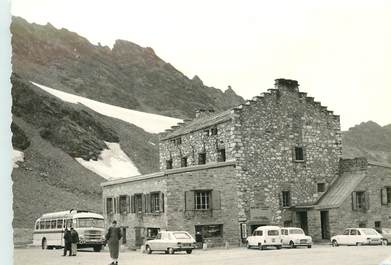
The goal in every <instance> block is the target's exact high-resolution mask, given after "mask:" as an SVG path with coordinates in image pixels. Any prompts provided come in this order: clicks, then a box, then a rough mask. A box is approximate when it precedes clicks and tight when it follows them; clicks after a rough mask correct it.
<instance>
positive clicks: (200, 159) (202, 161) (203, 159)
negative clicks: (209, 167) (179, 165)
mask: <svg viewBox="0 0 391 265" xmlns="http://www.w3.org/2000/svg"><path fill="white" fill-rule="evenodd" d="M205 163H206V153H200V154H198V165H204V164H205Z"/></svg>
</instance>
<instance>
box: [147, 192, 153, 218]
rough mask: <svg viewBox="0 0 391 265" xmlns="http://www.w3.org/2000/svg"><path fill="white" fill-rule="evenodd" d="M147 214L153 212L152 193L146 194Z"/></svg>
mask: <svg viewBox="0 0 391 265" xmlns="http://www.w3.org/2000/svg"><path fill="white" fill-rule="evenodd" d="M145 212H146V213H150V212H152V211H151V193H148V194H145Z"/></svg>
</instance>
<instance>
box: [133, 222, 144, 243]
mask: <svg viewBox="0 0 391 265" xmlns="http://www.w3.org/2000/svg"><path fill="white" fill-rule="evenodd" d="M141 229H142V228H141V227H135V228H134V232H135V242H134V244H135V246H136V247H140V246H142V245H143V243H144V242H143V241H144V237H143V236H142V234H141Z"/></svg>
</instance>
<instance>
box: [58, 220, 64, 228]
mask: <svg viewBox="0 0 391 265" xmlns="http://www.w3.org/2000/svg"><path fill="white" fill-rule="evenodd" d="M63 224H64V220H62V219H59V220H57V228H62V226H63Z"/></svg>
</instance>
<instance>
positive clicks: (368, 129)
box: [342, 121, 391, 164]
mask: <svg viewBox="0 0 391 265" xmlns="http://www.w3.org/2000/svg"><path fill="white" fill-rule="evenodd" d="M342 143H343V155H344V156H345V157H357V156H365V157H367V159H368V160H372V161H375V162H380V163H387V164H391V124H390V125H386V126H383V127H382V126H380V125H378V124H377V123H375V122H373V121H368V122H363V123H361V124H359V125H356V126H354V127H352V128H350V129H349V130H348V131H346V132H343V133H342Z"/></svg>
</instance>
